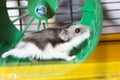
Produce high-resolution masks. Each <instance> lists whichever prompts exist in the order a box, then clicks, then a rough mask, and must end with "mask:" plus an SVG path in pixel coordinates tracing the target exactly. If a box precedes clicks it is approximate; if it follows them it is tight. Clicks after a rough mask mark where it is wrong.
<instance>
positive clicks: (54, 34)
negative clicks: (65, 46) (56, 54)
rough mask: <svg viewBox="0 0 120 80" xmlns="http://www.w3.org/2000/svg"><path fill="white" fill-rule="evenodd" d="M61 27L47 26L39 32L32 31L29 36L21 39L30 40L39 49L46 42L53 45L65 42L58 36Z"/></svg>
mask: <svg viewBox="0 0 120 80" xmlns="http://www.w3.org/2000/svg"><path fill="white" fill-rule="evenodd" d="M62 29H63V28H48V29H45V30H42V31H39V32H35V33H33V34H32V35H31V36H29V37H26V38H24V39H23V41H25V42H32V43H34V44H35V45H37V46H38V47H39V48H40V49H42V50H43V49H44V48H45V47H46V45H47V44H48V43H51V44H52V45H53V46H55V45H56V44H60V43H63V42H65V41H64V40H62V39H61V38H59V34H60V32H61V30H62Z"/></svg>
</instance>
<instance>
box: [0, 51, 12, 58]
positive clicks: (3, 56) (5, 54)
mask: <svg viewBox="0 0 120 80" xmlns="http://www.w3.org/2000/svg"><path fill="white" fill-rule="evenodd" d="M8 56H10V53H9V52H6V53H4V54H2V56H1V57H2V58H6V57H8Z"/></svg>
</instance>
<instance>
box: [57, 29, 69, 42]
mask: <svg viewBox="0 0 120 80" xmlns="http://www.w3.org/2000/svg"><path fill="white" fill-rule="evenodd" d="M68 34H69V33H68V31H67V30H66V29H64V30H62V31H61V33H60V35H59V37H60V38H61V39H62V40H64V41H68V40H69V36H68Z"/></svg>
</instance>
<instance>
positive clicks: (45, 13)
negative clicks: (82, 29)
mask: <svg viewBox="0 0 120 80" xmlns="http://www.w3.org/2000/svg"><path fill="white" fill-rule="evenodd" d="M26 1H27V2H28V4H27V6H18V7H6V2H7V0H1V1H0V21H1V22H0V56H1V55H2V54H3V53H4V52H6V51H8V50H10V49H12V48H13V47H15V45H16V44H17V43H18V42H19V41H20V40H21V38H22V37H23V36H24V32H25V31H26V30H27V28H28V27H29V26H30V25H31V23H32V22H33V21H34V20H35V19H36V20H38V25H37V29H38V30H39V27H40V25H41V21H42V20H44V21H45V22H46V25H47V26H48V27H49V25H48V19H50V18H52V17H53V16H54V15H55V13H56V10H57V8H58V6H59V0H26ZM84 2H85V3H84V4H85V5H84V6H83V7H81V8H78V11H79V12H82V13H83V16H82V18H81V20H78V21H75V22H74V23H75V24H83V25H86V26H89V28H90V30H91V37H90V38H89V39H88V40H86V41H85V42H84V43H83V45H82V47H81V48H80V49H73V51H72V52H73V53H77V54H76V56H77V58H76V59H75V60H73V61H71V62H66V61H59V60H58V61H43V62H38V63H37V64H33V65H32V63H31V62H30V61H28V60H27V59H25V60H21V59H17V58H13V57H8V58H6V59H2V58H1V57H0V66H1V70H3V73H5V72H7V70H8V72H10V73H15V74H18V75H20V76H23V74H24V72H23V71H24V70H25V69H26V70H27V69H28V70H27V72H25V73H26V76H27V73H28V74H33V73H34V72H39V71H41V72H44V73H45V72H47V70H48V69H46V68H49V67H51V68H52V67H55V64H57V68H53V71H55V69H57V70H59V69H60V68H58V65H59V66H60V67H63V66H66V65H68V64H69V63H70V64H69V65H73V64H79V63H81V62H83V61H85V60H86V59H87V58H88V57H89V56H90V55H91V54H92V52H93V50H94V49H95V47H96V46H97V44H98V41H99V38H100V35H101V30H102V9H101V5H100V1H99V0H85V1H84ZM9 9H27V12H25V13H24V14H22V15H21V16H19V17H18V18H16V19H14V20H13V21H11V20H10V18H9V15H8V12H7V10H9ZM26 16H31V19H30V20H29V21H28V23H27V24H26V25H25V28H24V29H23V30H22V31H20V30H18V29H17V28H16V27H15V25H14V24H13V23H14V22H16V21H18V20H20V19H22V18H24V17H26ZM62 63H63V64H62ZM34 65H35V66H36V65H37V67H35V66H34ZM43 65H44V66H43ZM49 65H50V66H49ZM6 66H7V70H5V69H6V68H4V67H6ZM9 66H10V67H9ZM23 66H24V67H23ZM25 66H26V67H25ZM38 66H39V70H38V71H37V69H35V68H38ZM15 67H17V68H15ZM30 68H31V69H30ZM33 68H34V69H33ZM40 68H41V69H40ZM42 69H43V70H42ZM14 70H17V71H18V72H17V71H14ZM31 70H32V71H31ZM44 70H45V71H44ZM51 71H52V70H51ZM61 71H63V72H61ZM61 71H60V72H61V73H64V72H67V71H64V69H63V70H61ZM32 72H33V73H32ZM48 72H49V71H48ZM22 73H23V74H22ZM50 73H52V72H50ZM61 73H56V74H55V75H56V76H59V75H64V74H61ZM0 74H2V72H1V73H0ZM46 74H48V73H46ZM37 75H39V74H37ZM42 75H43V74H42ZM55 75H54V76H55ZM26 76H24V77H26ZM46 76H47V77H48V76H50V75H49V74H48V75H45V77H46ZM28 77H30V76H28ZM37 77H38V76H37ZM41 77H42V78H43V76H41ZM34 78H35V77H34ZM29 80H31V79H29ZM44 80H45V79H44Z"/></svg>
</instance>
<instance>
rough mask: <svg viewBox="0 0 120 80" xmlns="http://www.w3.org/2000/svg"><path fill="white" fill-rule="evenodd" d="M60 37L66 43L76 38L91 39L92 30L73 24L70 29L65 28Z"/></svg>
mask: <svg viewBox="0 0 120 80" xmlns="http://www.w3.org/2000/svg"><path fill="white" fill-rule="evenodd" d="M59 36H60V38H61V39H62V40H64V41H69V40H72V39H75V38H83V39H87V38H89V37H90V30H89V28H88V27H87V26H85V25H81V24H72V25H70V26H69V27H66V28H64V29H63V30H62V31H61V33H60V35H59Z"/></svg>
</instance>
